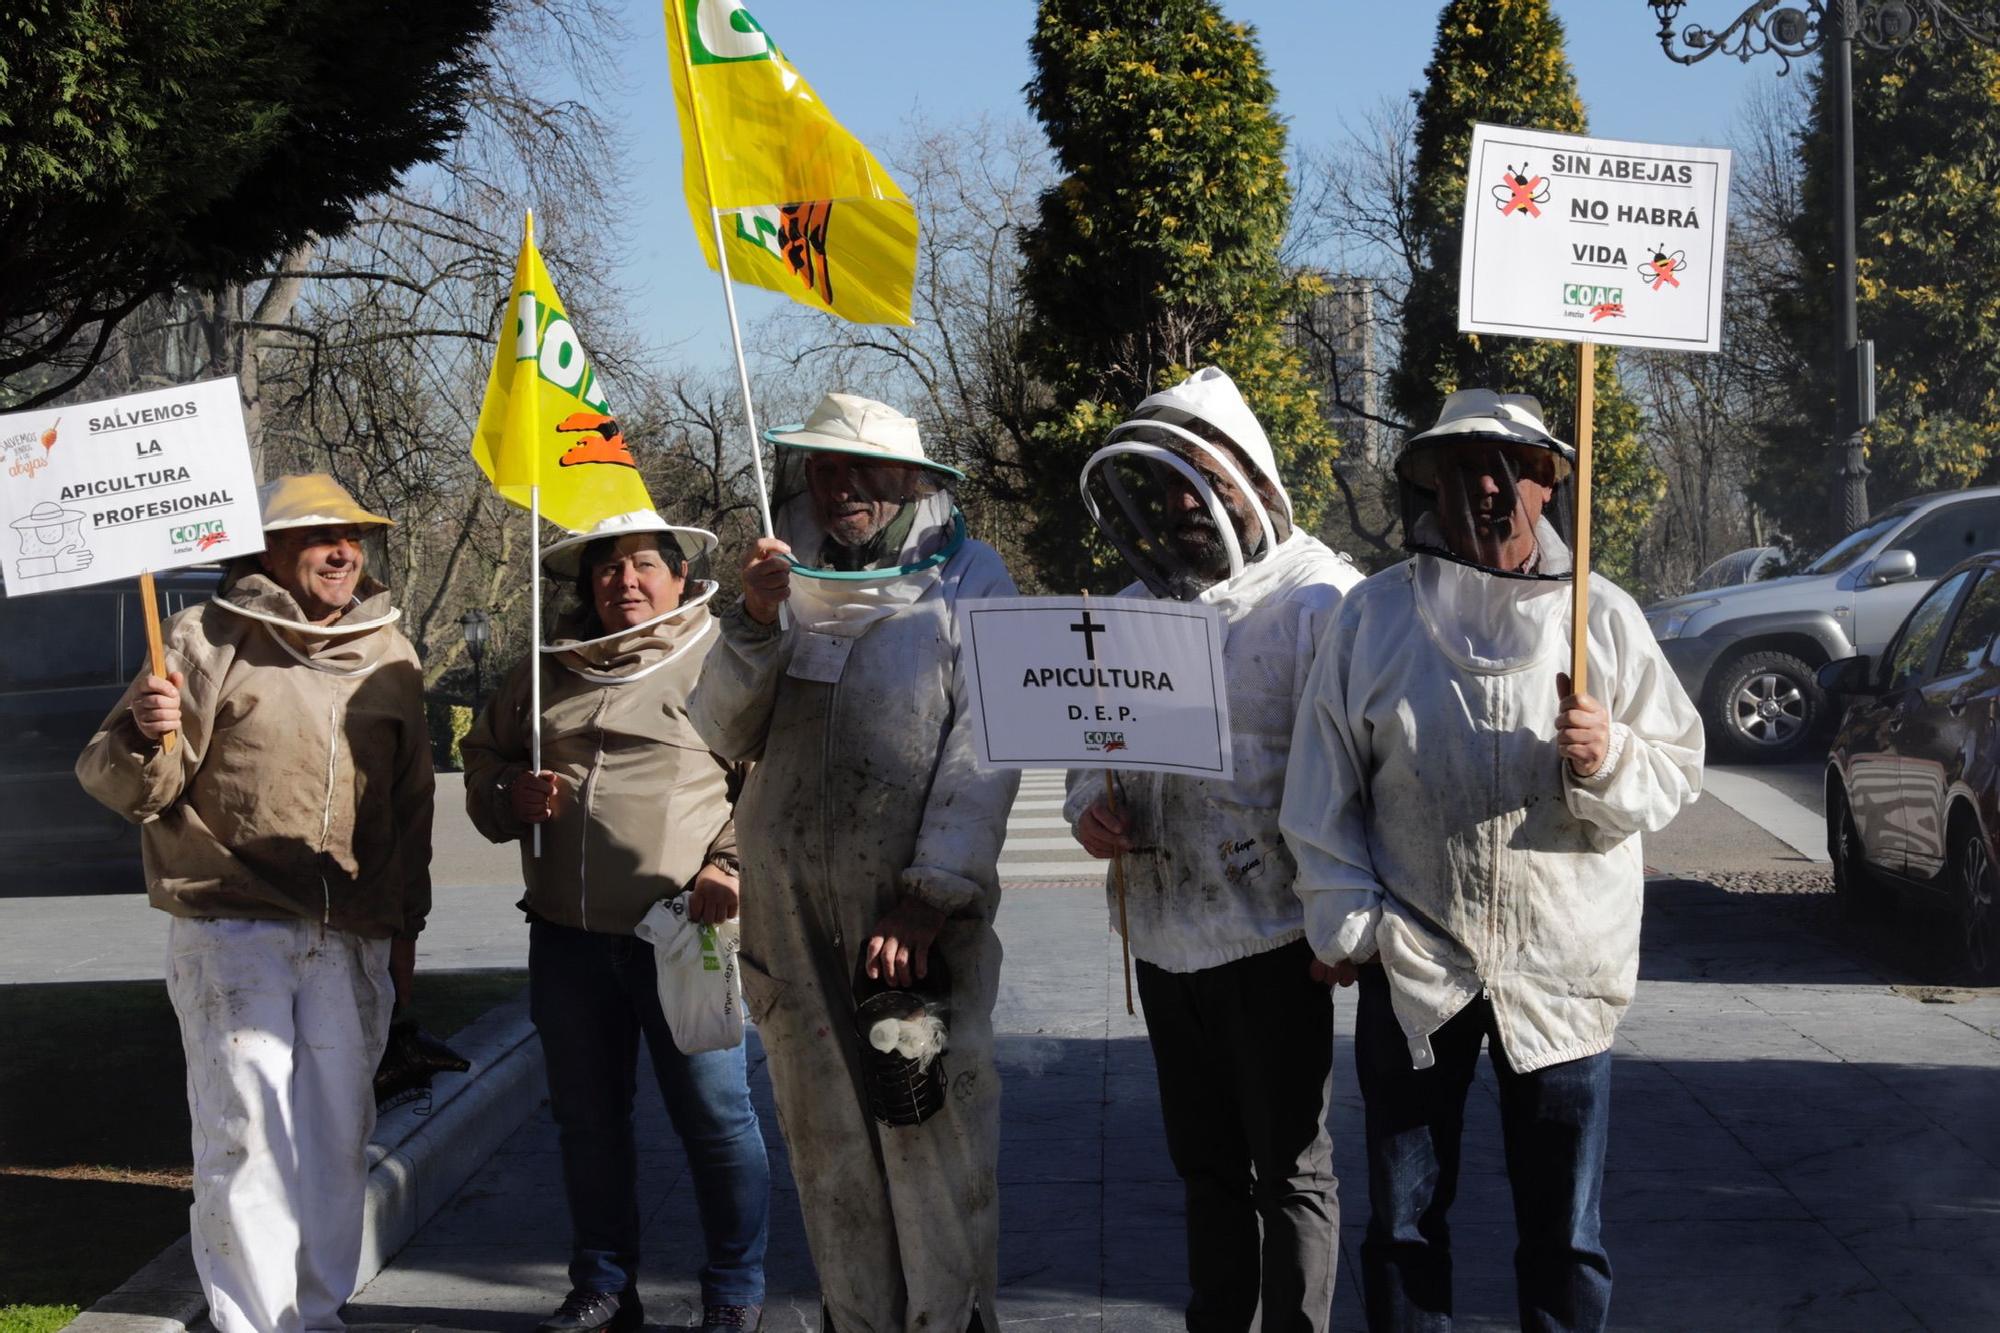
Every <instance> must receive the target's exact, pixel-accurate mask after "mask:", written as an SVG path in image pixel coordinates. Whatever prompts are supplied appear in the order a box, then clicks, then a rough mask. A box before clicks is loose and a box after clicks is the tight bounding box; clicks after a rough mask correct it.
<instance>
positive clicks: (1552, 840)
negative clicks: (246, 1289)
mask: <svg viewBox="0 0 2000 1333" xmlns="http://www.w3.org/2000/svg"><path fill="white" fill-rule="evenodd" d="M1562 558H1564V559H1565V560H1566V559H1567V556H1566V553H1564V555H1563V557H1562ZM1570 591H1571V590H1570V587H1569V585H1568V584H1566V583H1535V582H1529V581H1524V580H1520V579H1509V578H1505V577H1502V576H1498V575H1493V574H1488V573H1483V572H1479V571H1477V570H1473V569H1469V568H1466V567H1464V566H1461V565H1455V564H1452V563H1450V562H1448V561H1444V560H1440V559H1439V558H1437V557H1434V556H1428V555H1419V556H1417V557H1415V558H1413V559H1411V560H1408V561H1405V562H1404V563H1402V564H1400V565H1397V566H1395V567H1393V568H1391V569H1388V570H1385V571H1383V572H1382V573H1380V574H1377V575H1375V576H1374V577H1373V578H1370V579H1368V580H1367V581H1366V582H1364V583H1363V584H1361V585H1360V586H1359V587H1357V588H1355V589H1354V590H1353V591H1352V592H1350V593H1349V594H1348V595H1347V598H1346V600H1345V602H1344V603H1343V604H1342V606H1341V609H1340V613H1339V615H1338V616H1337V617H1336V618H1335V620H1334V624H1333V628H1332V631H1331V633H1330V634H1329V635H1328V637H1327V639H1326V641H1325V642H1324V643H1322V644H1321V650H1320V654H1319V661H1318V663H1317V664H1316V665H1315V666H1314V668H1313V674H1312V679H1311V680H1310V681H1309V682H1308V684H1307V687H1306V705H1305V707H1304V708H1303V709H1301V711H1300V713H1299V718H1298V731H1297V734H1296V735H1295V737H1294V738H1293V741H1292V764H1291V772H1290V774H1289V776H1288V777H1287V779H1286V784H1285V797H1284V809H1283V814H1282V817H1281V823H1282V825H1283V828H1284V835H1285V839H1286V841H1287V842H1288V843H1290V845H1291V848H1292V854H1293V855H1294V856H1295V857H1297V859H1298V864H1299V876H1298V892H1299V897H1300V898H1301V899H1303V900H1304V902H1305V910H1306V934H1307V937H1308V938H1309V939H1310V940H1311V942H1312V946H1313V951H1314V953H1315V954H1317V955H1318V956H1319V958H1320V959H1321V961H1323V962H1327V963H1334V962H1338V961H1340V960H1342V959H1353V960H1355V961H1357V962H1360V961H1366V960H1367V959H1369V958H1371V957H1373V956H1375V955H1376V954H1377V953H1378V952H1379V954H1380V957H1381V962H1382V965H1383V967H1384V968H1385V969H1387V971H1388V974H1389V981H1390V990H1391V993H1392V995H1393V997H1394V1004H1395V1011H1396V1017H1397V1019H1398V1021H1399V1022H1400V1024H1401V1026H1402V1029H1403V1032H1404V1033H1405V1035H1406V1036H1408V1038H1409V1039H1410V1052H1411V1057H1412V1060H1413V1062H1414V1064H1415V1065H1416V1067H1417V1068H1419V1069H1422V1068H1427V1067H1429V1066H1430V1064H1431V1063H1432V1055H1431V1048H1430V1034H1431V1033H1433V1032H1435V1031H1437V1030H1438V1028H1440V1027H1442V1026H1443V1025H1444V1023H1445V1022H1446V1021H1447V1020H1448V1019H1450V1018H1451V1017H1452V1016H1453V1015H1454V1014H1456V1013H1457V1012H1458V1011H1459V1010H1460V1009H1461V1008H1463V1007H1464V1006H1465V1004H1466V1003H1468V1002H1469V1001H1471V1000H1472V999H1473V998H1475V997H1476V996H1477V995H1479V993H1480V992H1481V990H1482V989H1483V990H1485V991H1486V992H1487V993H1488V994H1489V995H1490V996H1491V998H1492V1003H1493V1013H1494V1020H1495V1022H1496V1024H1497V1026H1498V1031H1499V1034H1500V1040H1501V1045H1502V1046H1503V1047H1504V1048H1505V1051H1506V1055H1507V1060H1508V1063H1509V1065H1510V1066H1511V1067H1512V1068H1513V1069H1515V1070H1516V1071H1518V1072H1521V1073H1528V1072H1532V1071H1534V1070H1537V1069H1541V1068H1544V1067H1546V1066H1549V1065H1553V1064H1559V1063H1561V1062H1563V1061H1567V1060H1575V1059H1579V1058H1582V1057H1584V1056H1589V1055H1594V1054H1596V1053H1598V1052H1600V1051H1603V1050H1605V1049H1607V1048H1608V1047H1609V1046H1610V1045H1611V1040H1612V1033H1613V1030H1614V1029H1615V1028H1616V1026H1617V1023H1618V1020H1619V1017H1620V1016H1621V1015H1622V1014H1623V1012H1624V1010H1625V1007H1626V1005H1627V1004H1628V1003H1630V1001H1631V998H1632V992H1633V987H1634V984H1635V982H1636V980H1637V977H1638V970H1639V913H1640V906H1641V898H1642V894H1643V876H1644V863H1643V859H1642V853H1641V850H1640V839H1639V834H1641V833H1642V832H1652V831H1657V830H1659V829H1661V828H1663V827H1665V826H1666V824H1667V823H1668V822H1669V821H1670V820H1672V819H1673V817H1674V815H1675V814H1676V813H1678V812H1679V810H1680V808H1681V806H1682V805H1684V804H1685V803H1687V802H1688V801H1691V800H1693V799H1695V797H1696V795H1697V794H1698V793H1699V791H1700V786H1701V763H1702V729H1701V719H1700V717H1699V716H1698V715H1697V713H1696V712H1695V710H1694V707H1693V705H1691V704H1690V703H1689V702H1688V698H1687V695H1686V694H1685V693H1684V692H1683V691H1682V690H1681V687H1680V683H1679V682H1678V681H1677V680H1676V679H1675V678H1674V673H1673V671H1672V670H1671V669H1670V668H1669V667H1668V666H1667V663H1666V661H1665V659H1664V658H1662V657H1661V655H1660V650H1659V647H1658V645H1657V644H1656V643H1655V642H1654V639H1653V635H1652V633H1651V632H1650V631H1649V630H1648V629H1647V627H1646V622H1645V620H1644V619H1643V618H1642V617H1641V616H1640V614H1639V609H1638V607H1637V606H1636V605H1635V604H1634V603H1633V601H1632V599H1631V598H1630V597H1629V596H1627V595H1626V594H1625V593H1624V592H1623V591H1622V590H1621V589H1619V588H1618V587H1617V586H1615V585H1614V584H1612V583H1610V582H1608V581H1607V580H1605V579H1603V578H1601V577H1597V576H1594V575H1593V576H1592V578H1591V584H1590V593H1591V596H1590V617H1589V619H1590V627H1589V639H1590V645H1589V647H1590V677H1589V680H1588V683H1587V689H1588V692H1589V693H1590V694H1591V695H1593V696H1594V697H1596V698H1597V699H1599V700H1600V701H1601V702H1602V703H1603V704H1604V705H1605V707H1606V708H1607V709H1608V710H1609V712H1610V714H1611V718H1612V734H1611V744H1610V750H1609V753H1608V755H1607V757H1606V760H1605V763H1604V765H1603V767H1602V768H1601V769H1600V770H1599V771H1598V772H1597V773H1596V774H1594V775H1593V776H1592V777H1590V778H1588V779H1577V778H1575V777H1574V776H1573V775H1572V774H1571V773H1570V771H1569V766H1568V765H1567V764H1566V763H1564V762H1563V761H1562V759H1561V757H1560V756H1559V755H1558V754H1557V753H1556V747H1555V732H1554V727H1555V718H1556V709H1557V704H1558V700H1559V696H1558V692H1557V684H1556V675H1557V673H1558V672H1559V671H1562V672H1566V671H1567V670H1568V669H1569V600H1570ZM1501 608H1505V614H1501V613H1500V609H1501ZM1522 625H1531V626H1537V627H1538V628H1537V631H1536V632H1534V633H1531V634H1526V635H1523V634H1521V633H1520V632H1519V630H1520V628H1521V626H1522ZM1487 645H1490V646H1487ZM1482 646H1485V647H1484V652H1482ZM1516 651H1518V654H1519V655H1518V656H1514V655H1505V656H1503V655H1500V654H1503V653H1506V654H1512V653H1514V652H1516Z"/></svg>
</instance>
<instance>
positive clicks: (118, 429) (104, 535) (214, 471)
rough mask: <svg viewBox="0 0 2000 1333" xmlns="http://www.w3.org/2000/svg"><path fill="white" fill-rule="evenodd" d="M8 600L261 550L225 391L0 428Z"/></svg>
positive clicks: (228, 387)
mask: <svg viewBox="0 0 2000 1333" xmlns="http://www.w3.org/2000/svg"><path fill="white" fill-rule="evenodd" d="M0 525H4V528H5V531H0V542H4V544H5V545H4V551H0V569H4V570H5V574H6V588H7V595H8V596H9V597H20V596H23V595H25V594H28V593H37V592H54V591H57V590H59V589H62V588H75V587H79V586H81V585H84V584H89V583H108V582H112V581H114V580H117V579H127V578H131V577H133V576H135V575H138V574H142V573H149V572H153V571H157V570H163V569H176V568H179V567H180V566H182V565H192V564H199V563H203V562H206V561H217V560H227V559H229V558H230V557H231V556H238V555H246V554H251V553H254V552H257V551H261V550H263V549H264V527H263V523H262V521H261V520H260V517H259V512H258V508H257V483H256V479H255V477H254V475H253V474H252V472H251V470H250V446H249V442H248V440H247V439H246V438H245V437H244V434H243V408H242V405H241V400H240V398H239V397H238V395H237V388H236V381H235V380H234V379H233V378H232V379H220V380H208V381H204V382H203V383H200V384H187V385H182V386H181V387H179V388H173V389H156V390H152V391H150V392H147V393H136V394H131V395H129V396H127V397H124V398H112V399H106V400H105V401H103V402H96V403H72V404H69V405H68V406H65V407H45V408H37V409H36V410H34V411H32V412H14V413H9V414H7V415H5V416H0Z"/></svg>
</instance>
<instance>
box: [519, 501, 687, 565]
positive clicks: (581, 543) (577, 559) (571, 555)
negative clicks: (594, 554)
mask: <svg viewBox="0 0 2000 1333" xmlns="http://www.w3.org/2000/svg"><path fill="white" fill-rule="evenodd" d="M642 532H665V533H671V534H672V535H673V539H674V544H675V545H676V546H678V547H679V548H680V552H681V555H682V556H684V557H685V558H687V559H689V560H698V559H700V558H701V557H702V556H705V555H707V554H708V553H709V552H710V551H713V550H714V549H715V548H716V546H717V545H718V543H717V541H716V536H715V534H714V533H712V532H710V531H709V530H708V529H706V528H683V527H677V526H675V525H674V524H672V523H669V522H667V520H665V519H664V518H661V517H660V516H659V515H658V514H657V513H655V512H653V511H652V510H650V509H635V510H633V511H632V512H630V513H628V514H613V515H612V516H611V517H609V518H607V519H603V520H601V521H599V522H598V523H597V525H596V526H595V527H592V528H591V529H589V530H588V531H586V532H578V533H572V534H571V535H570V536H567V537H565V538H563V539H562V540H561V541H559V542H556V543H555V544H553V545H551V546H550V547H548V549H546V550H544V551H543V552H542V569H543V571H544V572H546V573H548V574H550V575H551V576H553V577H555V578H559V579H573V578H575V577H576V576H577V575H578V574H579V573H581V572H582V569H583V553H584V550H585V548H586V547H588V546H589V545H590V544H591V543H592V542H594V541H602V540H604V539H606V538H611V539H616V538H619V537H630V536H633V535H634V534H636V533H642Z"/></svg>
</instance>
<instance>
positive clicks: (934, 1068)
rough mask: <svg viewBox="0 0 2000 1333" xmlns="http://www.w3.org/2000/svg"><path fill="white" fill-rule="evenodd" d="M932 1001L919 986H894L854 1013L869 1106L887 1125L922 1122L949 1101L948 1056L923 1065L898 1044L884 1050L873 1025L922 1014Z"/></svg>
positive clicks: (938, 1056)
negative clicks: (873, 1036)
mask: <svg viewBox="0 0 2000 1333" xmlns="http://www.w3.org/2000/svg"><path fill="white" fill-rule="evenodd" d="M929 1011H930V1010H929V1006H928V1005H927V1004H926V1003H925V1001H924V997H923V996H921V995H918V994H916V993H915V992H913V991H903V990H890V991H883V992H881V993H880V994H878V995H872V996H870V997H869V998H867V999H866V1000H863V1001H862V1002H861V1004H860V1005H859V1007H858V1008H857V1009H856V1010H855V1013H854V1028H855V1035H856V1036H857V1037H859V1038H860V1041H861V1076H862V1082H863V1084H864V1085H865V1087H866V1089H867V1093H868V1109H869V1111H870V1112H871V1113H872V1114H873V1115H874V1117H875V1118H876V1119H877V1120H879V1121H881V1122H882V1123H883V1124H885V1125H890V1126H900V1125H921V1124H922V1123H924V1121H926V1120H928V1119H930V1118H931V1117H932V1116H934V1115H936V1114H937V1113H938V1110H939V1108H941V1107H942V1106H943V1105H944V1090H945V1076H944V1056H943V1055H942V1054H940V1055H937V1056H934V1057H932V1059H931V1062H930V1064H929V1065H928V1066H924V1065H920V1064H919V1063H918V1062H917V1061H915V1060H912V1059H910V1058H909V1057H908V1056H906V1055H901V1054H898V1053H897V1052H896V1051H895V1050H893V1049H891V1050H887V1051H878V1050H876V1049H875V1046H874V1043H873V1042H871V1041H870V1040H869V1037H868V1034H869V1031H870V1030H871V1029H872V1028H873V1027H874V1026H875V1025H876V1024H877V1023H879V1022H881V1021H882V1020H883V1019H885V1018H899V1019H913V1018H922V1017H923V1016H924V1015H925V1014H926V1013H928V1012H929Z"/></svg>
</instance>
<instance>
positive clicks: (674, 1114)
mask: <svg viewBox="0 0 2000 1333" xmlns="http://www.w3.org/2000/svg"><path fill="white" fill-rule="evenodd" d="M528 1007H529V1012H530V1014H531V1015H532V1016H533V1018H534V1021H535V1031H536V1032H537V1033H538V1034H539V1035H540V1037H541V1040H542V1054H543V1056H544V1059H545V1062H546V1064H547V1066H548V1078H549V1108H550V1110H551V1111H553V1112H554V1114H555V1120H556V1128H557V1129H558V1131H559V1133H560V1139H561V1143H562V1165H563V1186H564V1188H565V1189H566V1191H567V1192H568V1194H569V1214H570V1225H571V1228H572V1231H573V1241H572V1244H571V1250H570V1264H569V1280H570V1285H571V1286H572V1287H575V1288H578V1289H580V1290H584V1291H623V1290H625V1289H626V1288H628V1287H632V1286H635V1285H636V1284H637V1282H638V1278H639V1231H640V1223H639V1181H638V1153H637V1147H636V1145H635V1143H634V1141H633V1136H632V1096H633V1090H634V1087H635V1084H636V1081H637V1073H638V1064H639V1037H640V1035H641V1034H642V1033H643V1034H644V1036H645V1038H646V1047H647V1049H648V1050H649V1051H650V1052H651V1054H652V1057H653V1071H654V1073H655V1074H656V1075H657V1076H658V1078H659V1082H660V1095H661V1096H662V1097H664V1098H665V1099H666V1103H667V1115H668V1116H669V1118H671V1119H672V1121H673V1125H674V1130H675V1132H676V1133H678V1134H679V1135H680V1139H681V1144H682V1146H683V1147H685V1148H686V1149H687V1155H688V1165H689V1167H690V1169H691V1173H692V1175H693V1177H694V1192H695V1204H696V1206H697V1208H699V1210H700V1212H701V1228H702V1234H703V1237H704V1238H705V1239H706V1241H707V1243H708V1262H707V1264H706V1265H704V1266H703V1268H702V1270H701V1295H702V1300H703V1302H704V1303H706V1304H709V1305H761V1304H763V1301H764V1247H765V1243H766V1242H767V1240H768V1239H769V1236H770V1220H771V1167H770V1163H769V1161H768V1160H767V1159H766V1158H765V1155H764V1138H763V1134H762V1133H761V1131H760V1130H759V1129H758V1127H757V1112H756V1111H755V1110H754V1109H753V1108H752V1107H751V1105H750V1089H749V1085H748V1083H747V1081H746V1076H745V1069H744V1048H743V1047H742V1046H737V1047H736V1048H734V1049H733V1050H727V1051H706V1052H703V1053H702V1054H700V1055H683V1054H681V1052H680V1050H679V1048H678V1047H676V1046H675V1045H674V1038H673V1034H672V1033H671V1032H670V1031H669V1030H668V1028H667V1020H666V1015H665V1014H663V1013H661V1012H660V995H659V991H658V990H657V988H656V984H655V980H654V972H653V946H652V945H650V944H648V943H646V942H645V941H644V940H640V939H635V938H634V937H632V936H630V935H605V934H598V933H595V932H592V931H587V930H576V929H573V928H571V927H569V926H558V925H556V924H554V923H552V922H548V921H542V920H539V919H537V920H534V921H533V922H532V923H531V925H530V927H529V931H528Z"/></svg>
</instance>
